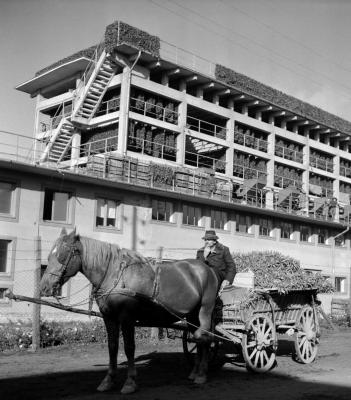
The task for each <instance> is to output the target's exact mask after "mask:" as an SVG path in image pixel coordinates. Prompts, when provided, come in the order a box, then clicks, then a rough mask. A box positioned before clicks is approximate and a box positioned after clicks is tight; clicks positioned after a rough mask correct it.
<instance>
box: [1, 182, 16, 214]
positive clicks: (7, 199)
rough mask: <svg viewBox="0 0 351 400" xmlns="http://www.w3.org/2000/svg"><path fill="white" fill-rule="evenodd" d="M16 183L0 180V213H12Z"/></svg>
mask: <svg viewBox="0 0 351 400" xmlns="http://www.w3.org/2000/svg"><path fill="white" fill-rule="evenodd" d="M14 191H15V185H14V184H12V183H9V182H2V181H0V214H11V213H12V203H13V194H14Z"/></svg>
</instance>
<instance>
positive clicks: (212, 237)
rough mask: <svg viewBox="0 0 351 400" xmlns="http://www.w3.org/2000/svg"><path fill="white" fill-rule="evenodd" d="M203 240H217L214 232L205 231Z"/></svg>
mask: <svg viewBox="0 0 351 400" xmlns="http://www.w3.org/2000/svg"><path fill="white" fill-rule="evenodd" d="M202 239H204V240H217V239H218V236H217V235H216V232H215V231H206V232H205V236H204V237H203V238H202Z"/></svg>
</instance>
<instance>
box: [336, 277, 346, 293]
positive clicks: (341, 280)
mask: <svg viewBox="0 0 351 400" xmlns="http://www.w3.org/2000/svg"><path fill="white" fill-rule="evenodd" d="M335 292H337V293H346V278H345V277H343V276H336V277H335Z"/></svg>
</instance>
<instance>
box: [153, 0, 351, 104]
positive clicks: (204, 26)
mask: <svg viewBox="0 0 351 400" xmlns="http://www.w3.org/2000/svg"><path fill="white" fill-rule="evenodd" d="M148 1H150V2H151V3H153V4H154V5H156V6H158V7H160V8H163V9H165V10H167V11H169V12H170V13H172V14H174V15H177V16H179V17H181V18H182V19H185V20H187V21H189V22H191V23H192V24H193V25H197V26H199V27H201V28H203V29H205V30H206V31H211V32H213V33H214V34H216V35H218V36H221V37H223V38H224V39H226V40H227V41H229V42H233V43H234V44H235V45H236V46H239V47H241V48H242V49H243V50H245V51H246V52H248V53H250V54H252V52H250V50H248V49H247V48H246V47H245V46H244V45H242V44H241V43H238V42H235V41H234V40H233V39H230V38H229V37H228V36H226V35H223V34H221V33H219V32H217V31H215V30H213V29H211V28H210V27H209V26H208V25H203V24H201V23H198V22H195V21H194V20H193V19H191V18H187V17H186V16H184V15H182V14H180V13H177V12H176V11H174V10H172V9H170V8H168V7H166V6H164V5H161V4H159V3H157V2H156V1H155V0H148ZM183 8H184V7H183ZM193 12H194V11H193ZM198 15H199V16H200V17H201V18H206V17H202V16H201V15H200V14H198ZM210 21H211V22H212V23H213V20H210ZM216 24H218V23H216ZM226 29H229V28H226ZM269 51H271V49H269ZM255 56H258V57H260V58H265V59H268V60H270V61H272V62H273V63H274V64H278V65H279V66H281V67H282V68H283V69H285V70H288V71H290V72H292V73H293V74H295V75H300V76H302V77H303V78H305V79H308V81H309V82H310V83H314V84H315V85H317V86H318V87H319V88H320V87H321V85H322V84H321V82H319V81H316V80H314V79H312V78H311V77H309V76H307V75H305V74H303V73H301V72H298V71H296V69H292V68H289V67H288V66H286V65H284V64H281V63H280V62H278V61H277V60H275V59H273V58H270V57H268V56H266V55H261V54H255ZM279 56H280V57H282V56H281V55H279ZM312 71H313V70H312ZM313 72H314V73H316V71H313ZM338 84H340V83H338ZM323 85H324V86H326V87H329V88H331V89H332V90H334V91H335V88H334V87H333V86H330V85H326V84H325V83H323ZM340 85H341V84H340ZM350 90H351V88H350ZM338 92H339V93H340V94H342V95H343V96H344V97H346V98H348V99H350V100H351V95H350V93H349V92H346V91H341V90H338Z"/></svg>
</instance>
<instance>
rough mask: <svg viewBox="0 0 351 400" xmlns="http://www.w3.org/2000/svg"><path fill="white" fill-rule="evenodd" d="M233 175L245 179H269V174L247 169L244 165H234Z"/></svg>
mask: <svg viewBox="0 0 351 400" xmlns="http://www.w3.org/2000/svg"><path fill="white" fill-rule="evenodd" d="M233 175H234V176H237V177H239V178H243V179H259V178H267V172H265V171H261V170H258V169H254V168H249V167H245V166H244V165H242V164H236V163H234V165H233Z"/></svg>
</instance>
